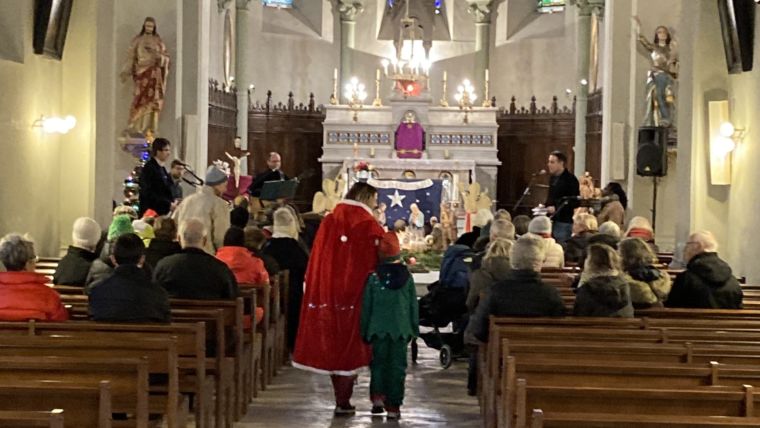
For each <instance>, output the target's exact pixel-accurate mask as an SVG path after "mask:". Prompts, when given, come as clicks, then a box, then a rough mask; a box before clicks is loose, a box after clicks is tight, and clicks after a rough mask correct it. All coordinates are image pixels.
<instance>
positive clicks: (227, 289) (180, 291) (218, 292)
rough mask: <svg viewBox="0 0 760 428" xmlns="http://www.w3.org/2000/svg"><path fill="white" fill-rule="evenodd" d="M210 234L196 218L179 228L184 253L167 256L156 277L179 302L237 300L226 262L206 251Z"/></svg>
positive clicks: (233, 277) (235, 285)
mask: <svg viewBox="0 0 760 428" xmlns="http://www.w3.org/2000/svg"><path fill="white" fill-rule="evenodd" d="M207 239H208V237H207V231H206V228H205V226H204V225H203V222H202V221H201V220H199V219H196V218H189V219H187V220H184V221H183V222H182V223H181V224H180V226H179V243H180V245H181V246H182V252H180V253H179V254H174V255H171V256H168V257H165V258H164V259H162V260H161V261H160V262H158V265H156V270H155V272H154V275H153V280H154V281H155V282H156V284H158V285H160V286H162V287H164V288H165V289H166V291H167V292H168V293H169V295H170V296H171V297H176V298H180V299H234V298H236V297H237V296H238V285H237V281H236V280H235V275H234V274H233V273H232V271H231V270H230V269H229V268H228V267H227V265H226V264H224V262H222V261H220V260H218V259H217V258H216V257H214V256H212V255H211V254H209V253H207V252H206V251H205V248H206V245H207V244H206V240H207Z"/></svg>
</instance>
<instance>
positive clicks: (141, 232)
mask: <svg viewBox="0 0 760 428" xmlns="http://www.w3.org/2000/svg"><path fill="white" fill-rule="evenodd" d="M132 228H133V229H134V230H135V233H136V234H137V236H139V237H140V238H141V239H147V240H151V239H153V238H155V237H156V233H155V231H154V230H153V226H151V225H149V224H148V223H146V222H145V220H134V221H133V222H132Z"/></svg>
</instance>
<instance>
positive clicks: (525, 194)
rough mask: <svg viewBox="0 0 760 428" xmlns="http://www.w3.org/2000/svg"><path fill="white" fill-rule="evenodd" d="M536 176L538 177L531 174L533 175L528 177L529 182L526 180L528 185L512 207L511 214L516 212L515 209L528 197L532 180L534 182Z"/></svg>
mask: <svg viewBox="0 0 760 428" xmlns="http://www.w3.org/2000/svg"><path fill="white" fill-rule="evenodd" d="M537 176H538V174H533V175H531V176H530V180H528V185H527V186H525V190H524V191H523V194H522V196H520V199H518V200H517V203H515V206H514V207H512V212H516V211H517V207H519V206H520V204H521V203H522V201H523V200H524V199H525V197H526V196H528V195H530V188H531V187H532V186H533V180H535V179H536V177H537Z"/></svg>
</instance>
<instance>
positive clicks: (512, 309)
mask: <svg viewBox="0 0 760 428" xmlns="http://www.w3.org/2000/svg"><path fill="white" fill-rule="evenodd" d="M491 315H495V316H524V317H557V316H563V315H565V305H564V304H563V303H562V297H561V296H560V295H559V292H558V291H557V289H556V288H554V287H552V286H551V285H547V284H545V283H544V282H543V281H541V275H540V274H539V273H538V272H536V271H533V270H513V271H510V273H509V275H508V276H507V279H505V280H503V281H499V282H497V283H495V284H493V285H491V291H490V292H489V293H487V294H486V296H485V298H484V299H481V300H480V302H479V303H478V306H477V308H476V309H475V313H473V314H472V316H470V323H469V324H468V325H467V330H466V337H467V338H468V341H469V342H472V339H471V338H472V337H474V338H475V339H477V340H478V341H480V342H487V341H488V324H489V320H488V319H489V317H490V316H491Z"/></svg>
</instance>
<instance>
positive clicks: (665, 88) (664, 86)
mask: <svg viewBox="0 0 760 428" xmlns="http://www.w3.org/2000/svg"><path fill="white" fill-rule="evenodd" d="M633 21H634V23H635V25H636V34H638V40H639V43H640V44H641V46H643V47H644V49H646V50H647V52H649V61H650V64H651V67H650V69H649V73H647V84H646V98H647V104H646V105H647V107H646V113H645V114H644V123H643V125H644V126H656V127H663V128H669V127H670V126H672V125H673V124H674V123H675V114H676V79H677V78H678V51H677V50H676V43H675V42H674V41H673V37H672V35H671V34H670V30H668V27H665V26H663V25H661V26H659V27H657V29H656V30H655V33H654V40H653V41H652V42H650V41H649V40H647V39H646V37H644V36H643V35H642V34H641V21H640V20H639V18H638V17H637V16H634V17H633Z"/></svg>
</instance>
